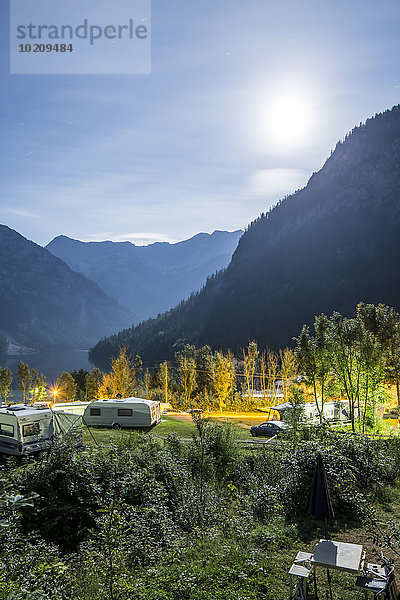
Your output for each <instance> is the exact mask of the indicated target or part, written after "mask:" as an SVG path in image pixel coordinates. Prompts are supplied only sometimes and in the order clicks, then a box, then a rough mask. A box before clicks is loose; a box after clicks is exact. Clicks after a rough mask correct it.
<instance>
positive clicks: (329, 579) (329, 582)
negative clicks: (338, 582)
mask: <svg viewBox="0 0 400 600" xmlns="http://www.w3.org/2000/svg"><path fill="white" fill-rule="evenodd" d="M326 573H327V576H328V586H329V597H330V599H331V600H333V598H332V581H331V573H330V571H329V569H327V570H326Z"/></svg>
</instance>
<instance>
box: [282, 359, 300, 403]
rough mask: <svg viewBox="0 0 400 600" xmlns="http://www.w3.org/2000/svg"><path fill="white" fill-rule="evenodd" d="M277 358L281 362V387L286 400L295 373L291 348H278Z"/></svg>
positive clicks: (295, 368) (294, 360)
mask: <svg viewBox="0 0 400 600" xmlns="http://www.w3.org/2000/svg"><path fill="white" fill-rule="evenodd" d="M279 358H280V363H281V377H282V389H283V394H284V397H285V402H287V401H288V397H289V390H290V388H291V386H292V385H293V382H294V379H295V377H296V375H297V361H296V357H295V355H294V352H293V350H291V349H290V348H285V349H284V350H280V351H279Z"/></svg>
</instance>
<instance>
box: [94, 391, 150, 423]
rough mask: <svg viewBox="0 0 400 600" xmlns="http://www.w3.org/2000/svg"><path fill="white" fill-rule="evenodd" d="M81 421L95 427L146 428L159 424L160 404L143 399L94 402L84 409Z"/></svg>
mask: <svg viewBox="0 0 400 600" xmlns="http://www.w3.org/2000/svg"><path fill="white" fill-rule="evenodd" d="M83 421H84V423H85V425H89V426H95V427H112V428H113V429H121V428H122V427H137V428H147V427H152V426H153V425H157V424H158V423H159V422H160V403H159V402H153V401H151V400H144V399H143V398H121V399H118V398H116V399H111V400H95V401H94V402H92V403H91V404H89V406H88V407H87V408H86V410H85V412H84V415H83Z"/></svg>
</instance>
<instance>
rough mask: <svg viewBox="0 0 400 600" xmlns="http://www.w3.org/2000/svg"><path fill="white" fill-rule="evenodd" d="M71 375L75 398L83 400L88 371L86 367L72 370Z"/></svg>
mask: <svg viewBox="0 0 400 600" xmlns="http://www.w3.org/2000/svg"><path fill="white" fill-rule="evenodd" d="M71 375H72V377H73V379H74V381H75V383H76V399H77V400H80V401H83V400H85V399H86V382H87V377H88V375H89V371H86V369H79V371H76V370H75V371H72V372H71Z"/></svg>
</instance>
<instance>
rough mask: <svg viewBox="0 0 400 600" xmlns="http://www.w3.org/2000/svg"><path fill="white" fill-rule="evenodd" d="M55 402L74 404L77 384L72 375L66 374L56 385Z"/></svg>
mask: <svg viewBox="0 0 400 600" xmlns="http://www.w3.org/2000/svg"><path fill="white" fill-rule="evenodd" d="M56 391H57V396H54V398H55V402H72V401H73V400H74V399H75V394H76V383H75V379H74V378H73V377H72V375H71V373H67V372H64V373H63V374H62V375H61V376H60V377H59V378H58V379H57V383H56Z"/></svg>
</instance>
